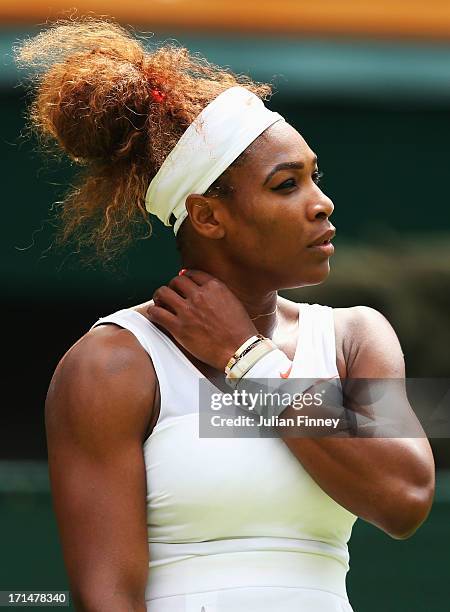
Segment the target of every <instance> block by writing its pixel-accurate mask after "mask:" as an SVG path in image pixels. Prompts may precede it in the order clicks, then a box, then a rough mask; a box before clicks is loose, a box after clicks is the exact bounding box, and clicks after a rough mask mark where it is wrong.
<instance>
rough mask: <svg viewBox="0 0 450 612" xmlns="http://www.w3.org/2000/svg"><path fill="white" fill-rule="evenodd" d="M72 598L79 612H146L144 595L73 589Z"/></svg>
mask: <svg viewBox="0 0 450 612" xmlns="http://www.w3.org/2000/svg"><path fill="white" fill-rule="evenodd" d="M71 596H72V600H73V604H74V607H75V610H77V612H106V610H107V611H108V612H122V611H123V610H129V612H145V611H146V609H147V608H146V605H145V597H144V595H143V594H142V595H139V596H136V595H134V594H129V593H120V594H118V593H114V592H113V591H109V592H101V591H99V590H96V589H92V588H90V589H83V588H81V589H78V588H75V589H71Z"/></svg>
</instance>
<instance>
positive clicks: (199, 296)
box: [147, 270, 258, 370]
mask: <svg viewBox="0 0 450 612" xmlns="http://www.w3.org/2000/svg"><path fill="white" fill-rule="evenodd" d="M153 302H154V304H152V305H150V306H149V307H148V309H147V315H148V318H149V319H150V321H151V322H152V323H155V324H157V325H161V326H162V327H164V328H165V329H166V330H167V331H168V332H169V333H170V334H171V335H172V336H173V337H174V338H175V340H177V342H179V343H180V344H181V346H183V347H184V348H185V349H186V350H187V351H189V353H191V354H192V355H194V357H197V359H200V361H203V362H204V363H207V364H208V365H210V366H212V367H213V368H216V369H217V370H224V369H225V366H226V364H227V363H228V361H229V359H230V357H231V356H232V355H233V354H234V353H235V351H236V350H237V349H238V348H239V347H240V346H241V344H242V343H243V342H245V341H246V340H247V339H248V338H250V337H251V336H253V335H255V334H257V333H258V331H257V329H256V327H255V326H254V324H253V322H252V321H251V319H250V317H249V316H248V313H247V311H246V310H245V308H244V306H243V304H242V302H241V301H240V300H239V299H238V298H237V297H236V296H235V295H234V294H233V293H232V292H231V291H230V290H229V289H228V287H227V286H226V285H225V284H224V283H222V281H220V280H219V279H217V278H215V277H214V276H211V274H208V273H207V272H202V271H200V270H188V271H187V272H186V273H185V274H183V276H175V277H174V278H173V279H172V280H171V281H170V282H169V284H168V286H165V285H163V286H162V287H159V289H157V290H156V291H155V292H154V294H153Z"/></svg>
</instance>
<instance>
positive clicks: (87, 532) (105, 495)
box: [46, 325, 156, 612]
mask: <svg viewBox="0 0 450 612" xmlns="http://www.w3.org/2000/svg"><path fill="white" fill-rule="evenodd" d="M155 388H156V377H155V374H154V370H153V367H152V364H151V361H150V359H149V358H148V355H147V354H146V353H145V351H144V350H143V349H142V347H141V346H140V345H139V343H138V342H137V340H136V339H135V338H134V337H133V336H132V334H131V333H130V332H128V331H126V330H123V329H120V328H118V327H117V326H114V325H107V326H102V327H98V328H95V329H94V330H92V331H90V332H88V334H86V335H85V336H84V337H83V338H82V339H81V340H79V341H78V342H77V343H76V344H75V345H74V346H73V347H72V348H71V349H70V350H69V351H68V352H67V353H66V355H65V356H64V357H63V358H62V360H61V361H60V363H59V364H58V367H57V368H56V371H55V373H54V375H53V378H52V381H51V384H50V388H49V392H48V396H47V401H46V429H47V442H48V452H49V469H50V480H51V489H52V496H53V504H54V509H55V512H56V518H57V523H58V528H59V533H60V538H61V542H62V548H63V554H64V560H65V564H66V568H67V571H68V575H69V581H70V588H71V592H72V597H73V599H74V602H75V605H76V608H77V610H81V611H86V612H96V611H103V610H105V611H106V610H108V612H114V611H120V612H124V611H126V610H127V611H139V612H141V611H145V609H146V606H145V597H144V593H145V585H146V581H147V575H148V560H149V559H148V544H147V528H146V482H145V466H144V459H143V452H142V444H143V440H144V437H145V433H146V431H147V430H148V426H149V419H150V416H151V413H152V408H153V402H154V396H155Z"/></svg>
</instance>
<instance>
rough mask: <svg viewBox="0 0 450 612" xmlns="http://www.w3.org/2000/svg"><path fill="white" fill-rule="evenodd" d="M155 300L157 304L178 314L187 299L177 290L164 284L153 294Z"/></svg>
mask: <svg viewBox="0 0 450 612" xmlns="http://www.w3.org/2000/svg"><path fill="white" fill-rule="evenodd" d="M153 301H154V302H155V304H156V305H157V306H163V307H164V308H167V309H168V310H169V311H170V312H172V313H173V314H177V312H178V311H179V310H180V308H183V307H184V306H185V301H184V299H183V298H182V297H181V295H179V294H178V293H177V292H176V291H174V290H173V289H171V288H170V287H166V286H165V285H163V286H162V287H159V288H158V289H157V290H156V291H155V293H154V294H153Z"/></svg>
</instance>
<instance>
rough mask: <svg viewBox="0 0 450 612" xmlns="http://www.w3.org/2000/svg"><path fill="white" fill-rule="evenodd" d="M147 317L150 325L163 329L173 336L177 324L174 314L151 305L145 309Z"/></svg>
mask: <svg viewBox="0 0 450 612" xmlns="http://www.w3.org/2000/svg"><path fill="white" fill-rule="evenodd" d="M147 315H148V318H149V319H150V321H151V322H152V323H154V324H156V325H160V326H161V327H164V329H167V331H168V332H170V333H171V334H172V335H173V333H174V331H175V329H176V326H177V324H178V319H177V317H176V316H175V315H174V314H172V313H171V312H169V311H168V310H166V309H165V308H162V307H160V306H157V305H156V304H151V305H150V306H149V307H148V308H147Z"/></svg>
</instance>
